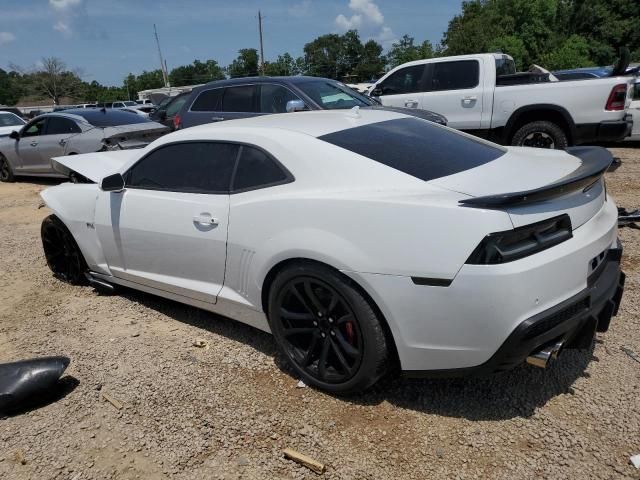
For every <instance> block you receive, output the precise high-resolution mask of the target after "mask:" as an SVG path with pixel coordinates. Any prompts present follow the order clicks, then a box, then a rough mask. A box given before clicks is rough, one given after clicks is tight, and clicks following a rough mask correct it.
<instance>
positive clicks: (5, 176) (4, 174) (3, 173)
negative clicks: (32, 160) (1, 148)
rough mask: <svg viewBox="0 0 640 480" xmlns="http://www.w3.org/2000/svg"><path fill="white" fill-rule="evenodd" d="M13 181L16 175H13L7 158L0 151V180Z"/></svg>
mask: <svg viewBox="0 0 640 480" xmlns="http://www.w3.org/2000/svg"><path fill="white" fill-rule="evenodd" d="M15 181H16V177H15V176H14V175H13V171H12V170H11V165H9V160H7V159H6V157H5V156H4V155H2V154H1V153H0V182H6V183H11V182H15Z"/></svg>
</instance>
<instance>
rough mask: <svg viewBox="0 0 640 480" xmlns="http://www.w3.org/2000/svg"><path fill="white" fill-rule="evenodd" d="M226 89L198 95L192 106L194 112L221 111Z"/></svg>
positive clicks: (217, 89)
mask: <svg viewBox="0 0 640 480" xmlns="http://www.w3.org/2000/svg"><path fill="white" fill-rule="evenodd" d="M223 91H224V88H214V89H213V90H205V91H204V92H202V93H200V95H198V98H196V101H195V102H193V105H192V106H191V111H192V112H216V111H218V110H220V103H221V100H222V92H223Z"/></svg>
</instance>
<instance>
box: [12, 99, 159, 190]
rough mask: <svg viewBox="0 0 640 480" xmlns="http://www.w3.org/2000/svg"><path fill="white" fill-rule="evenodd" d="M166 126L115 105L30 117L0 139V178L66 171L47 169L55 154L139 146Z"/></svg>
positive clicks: (60, 174)
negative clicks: (117, 108)
mask: <svg viewBox="0 0 640 480" xmlns="http://www.w3.org/2000/svg"><path fill="white" fill-rule="evenodd" d="M167 131H168V129H167V128H166V127H165V126H164V125H160V124H158V123H156V122H152V121H150V120H147V119H145V118H142V117H140V116H139V115H133V114H131V113H128V112H121V111H119V110H104V109H100V110H98V109H90V108H79V109H76V110H65V111H64V112H56V113H47V114H44V115H41V116H39V117H36V118H34V119H33V120H31V121H30V122H29V123H27V124H26V125H24V126H23V127H22V128H20V129H14V130H13V131H12V132H11V133H10V135H9V136H8V137H3V138H1V139H0V181H3V182H11V181H13V180H14V178H15V176H17V175H28V176H38V177H66V176H68V174H69V172H62V173H61V172H60V171H56V170H53V169H52V166H51V158H52V157H56V156H60V155H76V154H79V153H87V152H97V151H99V150H121V149H122V150H124V149H129V148H141V147H143V146H145V145H147V144H148V143H150V142H152V141H153V140H155V139H157V138H158V137H160V136H161V135H163V134H165V133H166V132H167Z"/></svg>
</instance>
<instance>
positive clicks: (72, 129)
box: [46, 117, 82, 135]
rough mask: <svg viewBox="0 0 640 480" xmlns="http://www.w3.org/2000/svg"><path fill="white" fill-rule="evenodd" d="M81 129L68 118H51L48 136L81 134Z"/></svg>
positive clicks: (48, 124) (48, 125)
mask: <svg viewBox="0 0 640 480" xmlns="http://www.w3.org/2000/svg"><path fill="white" fill-rule="evenodd" d="M81 132H82V130H80V127H79V126H78V125H77V124H76V122H74V121H73V120H70V119H68V118H60V117H49V122H48V123H47V133H46V135H66V134H73V133H81Z"/></svg>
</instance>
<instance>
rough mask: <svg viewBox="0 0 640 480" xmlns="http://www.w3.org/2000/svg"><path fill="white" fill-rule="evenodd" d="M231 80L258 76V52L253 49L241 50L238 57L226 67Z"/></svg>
mask: <svg viewBox="0 0 640 480" xmlns="http://www.w3.org/2000/svg"><path fill="white" fill-rule="evenodd" d="M227 73H228V74H229V76H230V77H231V78H235V77H251V76H255V75H257V74H258V51H257V50H256V49H255V48H243V49H241V50H239V51H238V57H237V58H236V59H235V60H234V61H233V62H231V65H229V66H228V67H227Z"/></svg>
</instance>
